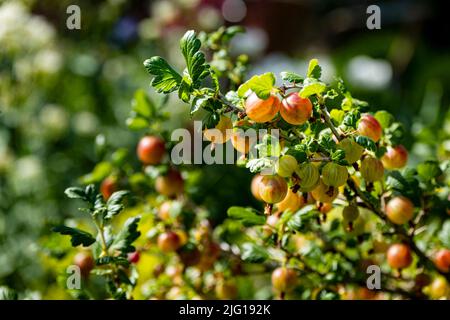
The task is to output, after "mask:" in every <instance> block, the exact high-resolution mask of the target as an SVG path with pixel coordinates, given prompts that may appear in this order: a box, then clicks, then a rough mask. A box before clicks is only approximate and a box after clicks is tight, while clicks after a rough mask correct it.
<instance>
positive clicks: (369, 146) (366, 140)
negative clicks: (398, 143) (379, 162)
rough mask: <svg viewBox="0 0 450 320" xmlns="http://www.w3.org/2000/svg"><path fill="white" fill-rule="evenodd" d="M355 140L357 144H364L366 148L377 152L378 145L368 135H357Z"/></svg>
mask: <svg viewBox="0 0 450 320" xmlns="http://www.w3.org/2000/svg"><path fill="white" fill-rule="evenodd" d="M355 141H356V143H357V144H359V145H360V146H363V147H364V148H366V149H367V150H369V151H373V152H376V150H377V145H376V144H375V142H374V141H373V140H372V139H370V138H368V137H365V136H357V137H356V138H355Z"/></svg>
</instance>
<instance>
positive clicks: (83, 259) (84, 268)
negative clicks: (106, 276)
mask: <svg viewBox="0 0 450 320" xmlns="http://www.w3.org/2000/svg"><path fill="white" fill-rule="evenodd" d="M73 263H74V264H75V265H76V266H78V268H80V272H81V275H82V276H83V277H88V276H89V273H90V272H91V270H92V269H94V265H95V261H94V258H93V257H92V255H91V254H90V253H88V252H78V253H77V254H76V255H75V257H74V258H73Z"/></svg>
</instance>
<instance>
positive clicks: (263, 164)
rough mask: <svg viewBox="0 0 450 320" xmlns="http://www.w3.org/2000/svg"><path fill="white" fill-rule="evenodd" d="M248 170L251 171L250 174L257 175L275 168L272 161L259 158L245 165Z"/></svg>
mask: <svg viewBox="0 0 450 320" xmlns="http://www.w3.org/2000/svg"><path fill="white" fill-rule="evenodd" d="M245 167H246V168H247V169H250V172H253V173H256V172H261V170H263V169H265V168H271V167H273V163H272V161H270V159H267V158H259V159H252V160H250V161H249V162H247V164H246V165H245Z"/></svg>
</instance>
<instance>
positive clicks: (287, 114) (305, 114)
mask: <svg viewBox="0 0 450 320" xmlns="http://www.w3.org/2000/svg"><path fill="white" fill-rule="evenodd" d="M280 114H281V117H282V118H283V119H284V120H285V121H286V122H287V123H289V124H292V125H301V124H304V123H305V122H306V121H308V119H309V118H310V117H311V114H312V103H311V101H310V100H309V99H308V98H305V99H303V98H301V97H300V96H299V95H298V93H297V92H294V93H291V94H290V95H289V96H288V97H287V98H285V99H283V101H282V103H281V108H280Z"/></svg>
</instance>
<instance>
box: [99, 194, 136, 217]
mask: <svg viewBox="0 0 450 320" xmlns="http://www.w3.org/2000/svg"><path fill="white" fill-rule="evenodd" d="M129 194H130V192H129V191H126V190H121V191H116V192H114V193H113V194H112V195H111V197H109V199H108V201H107V202H106V209H107V210H108V212H107V214H106V216H105V219H111V218H112V217H114V216H115V215H117V214H119V213H120V211H122V209H123V204H122V202H123V200H124V198H125V197H126V196H128V195H129Z"/></svg>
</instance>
